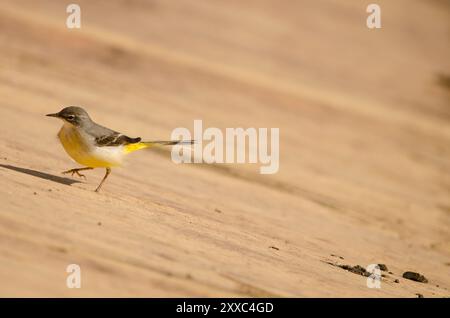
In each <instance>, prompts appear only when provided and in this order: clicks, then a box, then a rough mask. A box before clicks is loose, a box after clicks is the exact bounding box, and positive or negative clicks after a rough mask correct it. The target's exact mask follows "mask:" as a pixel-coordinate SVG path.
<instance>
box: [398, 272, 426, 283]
mask: <svg viewBox="0 0 450 318" xmlns="http://www.w3.org/2000/svg"><path fill="white" fill-rule="evenodd" d="M403 278H406V279H409V280H413V281H415V282H419V283H428V279H426V278H425V276H423V275H421V274H419V273H415V272H404V273H403Z"/></svg>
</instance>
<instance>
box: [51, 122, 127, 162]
mask: <svg viewBox="0 0 450 318" xmlns="http://www.w3.org/2000/svg"><path fill="white" fill-rule="evenodd" d="M58 138H59V140H60V141H61V144H62V145H63V147H64V149H65V150H66V152H67V154H68V155H69V156H70V157H71V158H72V159H73V160H75V161H76V162H78V163H79V164H81V165H83V166H86V167H92V168H100V167H115V166H120V165H121V162H122V157H123V155H124V154H125V153H124V151H123V149H121V148H119V147H95V146H94V145H89V141H88V140H86V139H85V138H82V136H81V135H80V133H79V132H78V130H77V129H76V128H74V127H72V126H70V125H67V124H65V125H64V126H63V127H62V128H61V130H60V131H59V133H58Z"/></svg>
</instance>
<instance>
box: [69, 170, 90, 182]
mask: <svg viewBox="0 0 450 318" xmlns="http://www.w3.org/2000/svg"><path fill="white" fill-rule="evenodd" d="M69 173H70V174H71V176H72V177H73V175H74V174H76V175H77V176H78V177H80V178H83V179H84V180H87V179H86V176H85V175H84V174H81V173H80V172H79V171H78V169H71V170H67V171H64V172H63V174H69Z"/></svg>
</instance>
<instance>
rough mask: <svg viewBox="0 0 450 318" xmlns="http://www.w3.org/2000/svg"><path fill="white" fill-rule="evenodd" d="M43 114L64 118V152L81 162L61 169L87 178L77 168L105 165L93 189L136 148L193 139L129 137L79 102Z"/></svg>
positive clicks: (62, 129) (60, 131) (61, 136)
mask: <svg viewBox="0 0 450 318" xmlns="http://www.w3.org/2000/svg"><path fill="white" fill-rule="evenodd" d="M46 116H49V117H55V118H58V119H61V120H62V121H63V125H62V127H61V129H60V130H59V133H58V138H59V140H60V142H61V144H62V146H63V148H64V150H65V151H66V152H67V154H68V155H69V156H70V157H71V158H72V159H73V160H75V161H76V162H77V163H79V164H80V165H82V166H83V167H82V168H74V169H70V170H67V171H64V172H62V173H63V174H69V173H70V174H71V175H72V176H73V175H74V174H76V175H77V176H78V177H80V178H84V179H86V176H85V175H84V174H81V173H80V171H85V170H92V169H95V168H105V169H106V173H105V176H104V177H103V179H102V181H101V182H100V184H99V185H98V187H97V188H96V189H95V192H99V191H100V189H101V188H102V186H103V184H104V182H105V181H106V179H107V178H108V176H109V174H110V173H111V168H113V167H118V166H121V165H122V163H123V159H124V157H125V156H126V155H128V154H129V153H131V152H134V151H136V150H140V149H144V148H149V147H152V146H155V145H167V146H170V145H178V144H183V145H190V144H193V143H194V140H184V141H183V140H169V141H142V139H141V138H140V137H137V138H131V137H128V136H126V135H124V134H122V133H119V132H117V131H114V130H112V129H109V128H106V127H104V126H101V125H99V124H97V123H95V122H94V121H93V120H92V119H91V117H90V116H89V114H88V113H87V111H86V110H84V109H83V108H82V107H78V106H68V107H65V108H63V109H62V110H61V111H59V112H57V113H53V114H47V115H46Z"/></svg>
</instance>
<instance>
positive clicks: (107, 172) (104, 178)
mask: <svg viewBox="0 0 450 318" xmlns="http://www.w3.org/2000/svg"><path fill="white" fill-rule="evenodd" d="M110 173H111V168H106V174H105V176H104V177H103V180H102V182H100V184H99V185H98V187H97V189H95V192H99V191H100V188H101V187H102V185H103V183H104V182H105V180H106V178H108V176H109V174H110Z"/></svg>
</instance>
